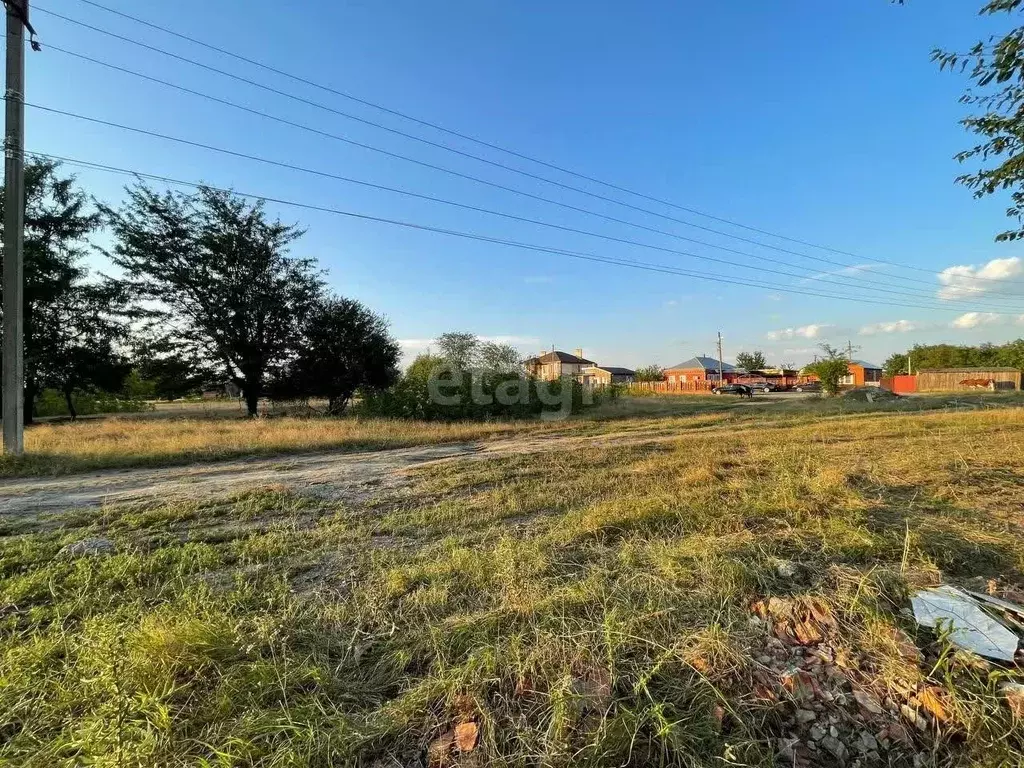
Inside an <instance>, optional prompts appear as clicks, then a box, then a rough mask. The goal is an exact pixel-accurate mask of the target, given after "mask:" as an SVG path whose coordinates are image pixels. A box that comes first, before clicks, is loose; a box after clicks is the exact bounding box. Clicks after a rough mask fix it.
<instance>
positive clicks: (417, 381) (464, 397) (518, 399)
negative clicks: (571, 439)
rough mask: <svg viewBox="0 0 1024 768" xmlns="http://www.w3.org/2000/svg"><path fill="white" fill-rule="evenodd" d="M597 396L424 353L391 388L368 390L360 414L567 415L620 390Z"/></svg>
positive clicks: (567, 382)
mask: <svg viewBox="0 0 1024 768" xmlns="http://www.w3.org/2000/svg"><path fill="white" fill-rule="evenodd" d="M610 389H613V390H615V391H612V392H609V393H607V395H605V394H597V395H595V392H594V391H593V390H591V389H589V388H585V387H583V385H582V384H580V383H579V382H577V381H574V380H572V379H568V378H566V379H561V380H559V381H552V382H547V381H538V380H536V379H531V378H528V377H526V376H522V375H520V374H516V373H509V372H497V371H483V370H472V371H463V370H460V369H457V368H454V367H452V366H450V365H448V364H447V363H446V362H445V361H444V360H443V359H441V358H438V357H432V356H428V355H422V356H420V357H418V358H417V359H416V360H415V361H414V362H413V364H412V365H411V366H410V367H409V370H408V371H406V373H405V375H403V376H402V377H401V379H399V381H398V382H397V383H396V384H395V385H394V386H393V387H391V388H390V389H387V390H384V391H379V392H364V393H363V397H362V402H361V403H360V405H359V412H360V413H363V414H365V415H369V416H383V417H389V418H401V419H423V420H426V421H437V420H457V419H494V418H502V419H525V418H532V417H535V416H538V415H550V416H555V415H556V414H557V416H559V417H565V416H569V415H571V414H574V413H579V412H580V411H581V410H583V409H584V408H585V407H587V406H589V405H592V404H594V403H595V402H597V401H598V400H600V399H604V398H605V397H611V398H614V397H617V396H618V391H617V390H616V389H615V388H610Z"/></svg>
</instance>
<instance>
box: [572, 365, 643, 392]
mask: <svg viewBox="0 0 1024 768" xmlns="http://www.w3.org/2000/svg"><path fill="white" fill-rule="evenodd" d="M635 377H636V371H634V370H633V369H631V368H619V367H618V366H614V365H588V366H587V367H586V368H584V369H583V371H582V372H581V375H580V381H581V382H582V383H583V384H587V385H589V386H592V387H607V386H608V385H609V384H632V383H633V379H634V378H635Z"/></svg>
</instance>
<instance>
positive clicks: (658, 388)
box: [629, 381, 715, 395]
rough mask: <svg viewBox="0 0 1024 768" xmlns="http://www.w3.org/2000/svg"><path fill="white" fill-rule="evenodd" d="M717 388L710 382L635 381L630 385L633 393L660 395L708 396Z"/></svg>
mask: <svg viewBox="0 0 1024 768" xmlns="http://www.w3.org/2000/svg"><path fill="white" fill-rule="evenodd" d="M714 386H715V383H714V382H710V381H682V382H668V381H635V382H633V383H632V384H630V385H629V390H630V391H631V392H654V393H657V394H659V395H706V394H708V393H709V392H711V388H712V387H714Z"/></svg>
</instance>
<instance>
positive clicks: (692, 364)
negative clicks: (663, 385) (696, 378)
mask: <svg viewBox="0 0 1024 768" xmlns="http://www.w3.org/2000/svg"><path fill="white" fill-rule="evenodd" d="M718 365H719V363H718V361H717V360H716V359H715V358H713V357H702V356H700V355H698V356H697V357H691V358H690V359H689V360H684V361H683V362H681V363H679V365H673V366H670V367H668V368H666V369H665V370H667V371H678V370H684V371H692V370H694V369H695V368H701V369H703V370H705V371H717V370H718ZM721 365H722V373H733V372H735V371H736V366H735V365H729V364H728V363H722V364H721Z"/></svg>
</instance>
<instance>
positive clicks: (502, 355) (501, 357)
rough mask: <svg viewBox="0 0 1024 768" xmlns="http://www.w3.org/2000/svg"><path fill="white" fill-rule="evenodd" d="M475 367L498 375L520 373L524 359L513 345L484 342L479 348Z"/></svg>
mask: <svg viewBox="0 0 1024 768" xmlns="http://www.w3.org/2000/svg"><path fill="white" fill-rule="evenodd" d="M475 366H476V367H478V368H483V369H484V370H486V371H494V372H496V373H518V372H520V371H521V370H522V367H523V358H522V355H520V354H519V350H518V349H516V348H515V347H513V346H512V345H511V344H501V343H499V342H497V341H484V342H481V343H480V345H479V346H478V347H477V353H476V361H475Z"/></svg>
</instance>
